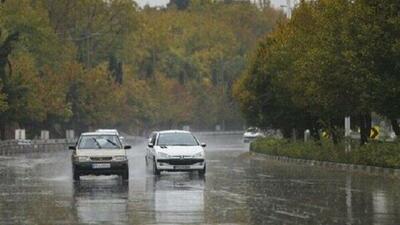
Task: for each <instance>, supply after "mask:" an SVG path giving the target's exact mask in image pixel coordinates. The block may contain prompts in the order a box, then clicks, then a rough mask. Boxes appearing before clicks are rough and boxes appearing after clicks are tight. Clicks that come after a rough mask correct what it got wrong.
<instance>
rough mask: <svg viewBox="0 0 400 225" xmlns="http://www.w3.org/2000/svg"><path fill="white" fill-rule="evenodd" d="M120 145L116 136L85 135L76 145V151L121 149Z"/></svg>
mask: <svg viewBox="0 0 400 225" xmlns="http://www.w3.org/2000/svg"><path fill="white" fill-rule="evenodd" d="M121 148H122V144H121V142H120V140H119V138H118V136H116V135H87V136H86V135H85V136H83V137H81V139H80V141H79V143H78V149H121Z"/></svg>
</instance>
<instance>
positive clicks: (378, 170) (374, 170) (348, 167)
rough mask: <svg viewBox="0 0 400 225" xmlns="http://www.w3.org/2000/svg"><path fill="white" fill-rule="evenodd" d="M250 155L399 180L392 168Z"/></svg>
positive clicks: (396, 171) (397, 172) (398, 173)
mask: <svg viewBox="0 0 400 225" xmlns="http://www.w3.org/2000/svg"><path fill="white" fill-rule="evenodd" d="M250 155H254V156H257V157H262V158H265V159H270V160H277V161H281V162H285V163H295V164H302V165H308V166H318V167H324V168H332V169H338V170H342V171H349V172H365V173H370V174H380V175H390V176H395V177H397V178H400V169H393V168H384V167H377V166H367V165H358V164H346V163H337V162H328V161H318V160H309V159H297V158H290V157H286V156H274V155H267V154H262V153H257V152H250Z"/></svg>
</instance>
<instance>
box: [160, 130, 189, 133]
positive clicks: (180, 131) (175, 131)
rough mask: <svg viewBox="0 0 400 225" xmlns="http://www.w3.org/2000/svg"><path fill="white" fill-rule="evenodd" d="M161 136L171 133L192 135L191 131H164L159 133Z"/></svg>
mask: <svg viewBox="0 0 400 225" xmlns="http://www.w3.org/2000/svg"><path fill="white" fill-rule="evenodd" d="M157 133H159V134H169V133H181V134H190V131H186V130H162V131H157Z"/></svg>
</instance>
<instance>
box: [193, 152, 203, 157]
mask: <svg viewBox="0 0 400 225" xmlns="http://www.w3.org/2000/svg"><path fill="white" fill-rule="evenodd" d="M203 157H204V154H203V152H199V153H197V154H195V155H193V158H203Z"/></svg>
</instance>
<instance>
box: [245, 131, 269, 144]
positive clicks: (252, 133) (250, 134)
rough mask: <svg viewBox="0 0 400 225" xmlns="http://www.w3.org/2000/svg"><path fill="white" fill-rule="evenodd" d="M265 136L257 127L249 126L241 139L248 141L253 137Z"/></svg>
mask: <svg viewBox="0 0 400 225" xmlns="http://www.w3.org/2000/svg"><path fill="white" fill-rule="evenodd" d="M261 137H265V134H264V133H263V132H262V131H261V130H260V129H259V128H257V127H249V128H247V130H246V131H245V132H244V134H243V141H244V142H250V141H252V140H254V139H257V138H261Z"/></svg>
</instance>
